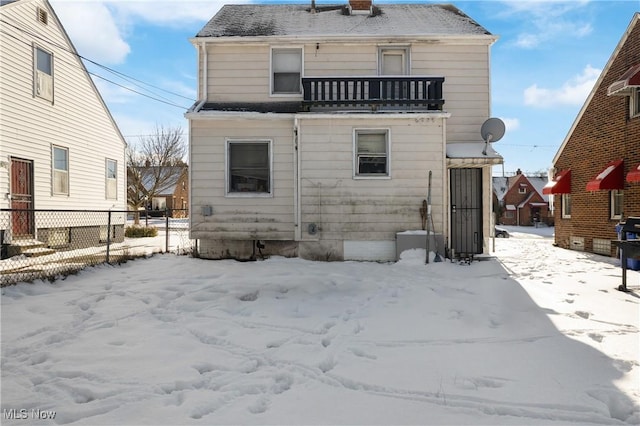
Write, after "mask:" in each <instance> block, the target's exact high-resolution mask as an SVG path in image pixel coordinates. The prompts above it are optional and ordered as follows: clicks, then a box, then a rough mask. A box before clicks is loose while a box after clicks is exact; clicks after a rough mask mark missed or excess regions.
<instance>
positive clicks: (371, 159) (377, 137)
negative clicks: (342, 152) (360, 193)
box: [354, 130, 390, 177]
mask: <svg viewBox="0 0 640 426" xmlns="http://www.w3.org/2000/svg"><path fill="white" fill-rule="evenodd" d="M388 136H389V132H388V130H356V131H355V149H354V151H355V158H354V160H355V161H354V162H355V165H354V166H355V167H354V168H355V176H356V177H382V176H389V175H390V174H389V137H388Z"/></svg>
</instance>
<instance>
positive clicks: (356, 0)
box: [349, 0, 372, 14]
mask: <svg viewBox="0 0 640 426" xmlns="http://www.w3.org/2000/svg"><path fill="white" fill-rule="evenodd" d="M371 3H372V2H371V0H349V9H351V13H358V14H361V13H369V12H370V11H371Z"/></svg>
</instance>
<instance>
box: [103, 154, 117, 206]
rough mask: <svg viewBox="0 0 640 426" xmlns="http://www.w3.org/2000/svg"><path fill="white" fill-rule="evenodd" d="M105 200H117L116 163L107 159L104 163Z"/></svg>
mask: <svg viewBox="0 0 640 426" xmlns="http://www.w3.org/2000/svg"><path fill="white" fill-rule="evenodd" d="M106 185H107V192H106V196H107V199H117V198H118V162H117V161H116V160H110V159H108V158H107V162H106Z"/></svg>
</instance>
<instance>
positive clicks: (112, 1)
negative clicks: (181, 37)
mask: <svg viewBox="0 0 640 426" xmlns="http://www.w3.org/2000/svg"><path fill="white" fill-rule="evenodd" d="M226 3H246V1H234V0H231V1H226V0H212V1H202V0H200V1H179V2H177V1H166V0H165V1H154V0H135V1H131V0H107V4H109V5H110V6H111V7H113V8H114V9H115V10H116V11H117V13H118V14H119V15H123V16H125V17H129V18H133V19H141V20H144V21H146V22H149V23H153V24H156V25H167V26H182V25H185V24H190V23H193V22H194V21H195V22H206V21H208V20H209V19H211V18H212V17H213V15H215V14H216V12H218V10H220V8H221V7H222V6H223V5H224V4H226Z"/></svg>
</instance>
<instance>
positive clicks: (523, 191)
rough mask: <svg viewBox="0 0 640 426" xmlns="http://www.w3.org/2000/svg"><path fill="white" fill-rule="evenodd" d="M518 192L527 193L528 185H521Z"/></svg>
mask: <svg viewBox="0 0 640 426" xmlns="http://www.w3.org/2000/svg"><path fill="white" fill-rule="evenodd" d="M518 193H520V194H526V193H527V187H526V186H521V187H520V188H518Z"/></svg>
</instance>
